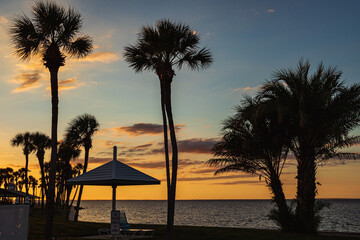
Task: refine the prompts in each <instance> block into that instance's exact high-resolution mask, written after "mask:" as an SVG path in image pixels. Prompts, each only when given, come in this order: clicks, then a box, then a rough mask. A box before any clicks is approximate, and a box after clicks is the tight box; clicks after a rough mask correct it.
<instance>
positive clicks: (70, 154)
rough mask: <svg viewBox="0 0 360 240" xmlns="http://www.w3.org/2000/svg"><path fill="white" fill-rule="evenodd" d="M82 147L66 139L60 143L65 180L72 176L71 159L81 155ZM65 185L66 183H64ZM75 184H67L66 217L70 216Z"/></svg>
mask: <svg viewBox="0 0 360 240" xmlns="http://www.w3.org/2000/svg"><path fill="white" fill-rule="evenodd" d="M80 152H81V150H80V148H79V147H78V146H75V145H72V144H70V143H68V142H66V141H62V142H61V143H60V145H59V153H58V155H59V159H61V160H62V161H63V162H64V181H66V180H68V179H70V178H71V177H72V167H71V164H70V160H71V159H76V158H78V157H79V156H80ZM63 184H64V185H65V183H63ZM72 188H73V186H71V185H67V186H66V198H65V206H66V219H68V217H69V213H70V208H69V201H70V195H71V190H72Z"/></svg>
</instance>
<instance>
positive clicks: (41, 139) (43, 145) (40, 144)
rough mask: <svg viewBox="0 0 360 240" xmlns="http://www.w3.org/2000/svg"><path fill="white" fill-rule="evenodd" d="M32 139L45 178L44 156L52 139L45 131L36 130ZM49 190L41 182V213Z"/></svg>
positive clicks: (42, 176) (31, 136)
mask: <svg viewBox="0 0 360 240" xmlns="http://www.w3.org/2000/svg"><path fill="white" fill-rule="evenodd" d="M30 141H31V143H32V145H33V146H34V149H35V151H36V157H37V159H38V161H39V166H40V173H41V180H42V181H43V179H45V169H44V156H45V149H49V148H50V147H51V139H50V138H49V137H48V136H47V135H46V134H44V133H40V132H36V133H33V134H31V135H30ZM46 192H47V189H46V184H41V213H42V214H43V211H44V198H45V193H46Z"/></svg>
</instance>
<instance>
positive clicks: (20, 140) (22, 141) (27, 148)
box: [11, 132, 34, 155]
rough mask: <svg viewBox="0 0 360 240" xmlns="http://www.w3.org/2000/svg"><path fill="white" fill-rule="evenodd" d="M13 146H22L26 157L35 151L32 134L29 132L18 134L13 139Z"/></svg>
mask: <svg viewBox="0 0 360 240" xmlns="http://www.w3.org/2000/svg"><path fill="white" fill-rule="evenodd" d="M11 145H12V146H14V147H19V146H22V147H23V152H24V154H25V155H28V154H30V153H31V152H32V151H34V145H33V144H32V143H31V134H30V133H29V132H25V133H24V134H22V133H19V134H17V135H16V136H15V137H14V138H13V139H11Z"/></svg>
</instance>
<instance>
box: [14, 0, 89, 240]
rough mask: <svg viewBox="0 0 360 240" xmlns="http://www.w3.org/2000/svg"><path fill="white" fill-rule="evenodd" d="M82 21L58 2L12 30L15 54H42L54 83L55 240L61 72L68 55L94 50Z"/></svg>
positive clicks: (51, 190) (51, 192)
mask: <svg viewBox="0 0 360 240" xmlns="http://www.w3.org/2000/svg"><path fill="white" fill-rule="evenodd" d="M82 23H83V20H82V17H81V15H80V13H79V12H77V11H76V10H75V9H73V8H67V9H66V8H64V7H62V6H59V5H57V4H56V3H55V2H42V1H39V2H36V3H35V5H34V6H33V8H32V16H31V17H28V16H26V15H22V16H19V17H16V18H15V19H14V20H13V24H12V27H11V29H10V33H11V38H12V41H13V43H14V46H15V52H16V54H17V55H18V56H19V57H20V58H21V59H29V58H30V57H31V56H33V55H37V54H40V55H41V56H42V59H43V61H44V66H45V67H46V68H48V69H49V72H50V83H51V104H52V121H51V161H50V174H49V184H48V185H49V186H48V194H47V198H46V199H47V201H46V206H47V207H46V208H47V226H46V231H45V238H46V239H48V240H49V239H51V235H52V234H51V232H52V222H53V220H52V219H53V211H54V197H55V174H56V160H57V126H58V102H59V99H58V71H59V68H60V67H61V66H64V65H65V55H66V54H67V55H68V56H70V57H77V58H80V57H84V56H86V55H87V54H89V53H90V52H91V50H92V41H91V39H90V37H88V36H80V37H76V35H78V34H79V33H80V30H81V28H82Z"/></svg>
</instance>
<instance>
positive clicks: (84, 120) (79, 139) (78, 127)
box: [65, 114, 100, 221]
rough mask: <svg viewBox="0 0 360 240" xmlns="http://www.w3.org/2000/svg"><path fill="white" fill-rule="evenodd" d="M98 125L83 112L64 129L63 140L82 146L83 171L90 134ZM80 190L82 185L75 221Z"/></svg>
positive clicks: (76, 218)
mask: <svg viewBox="0 0 360 240" xmlns="http://www.w3.org/2000/svg"><path fill="white" fill-rule="evenodd" d="M99 127H100V125H99V123H98V121H97V120H96V118H95V117H94V116H93V115H90V114H83V115H80V116H78V117H76V118H75V119H73V120H72V121H71V122H70V123H69V126H68V128H67V129H66V136H65V141H66V142H67V143H69V144H71V145H73V146H82V147H84V150H85V158H84V171H83V173H85V172H86V170H87V166H88V161H89V152H90V149H91V148H92V136H93V135H94V134H95V133H96V132H97V131H99ZM82 191H83V185H81V186H80V191H79V197H78V201H77V203H76V212H75V221H77V220H78V217H79V209H80V202H81V195H82Z"/></svg>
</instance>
